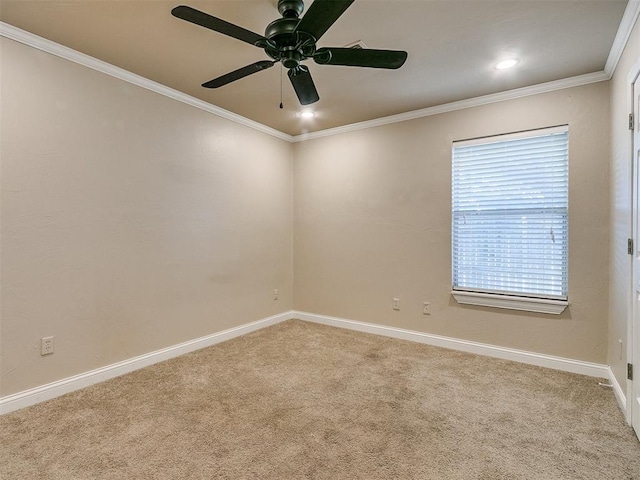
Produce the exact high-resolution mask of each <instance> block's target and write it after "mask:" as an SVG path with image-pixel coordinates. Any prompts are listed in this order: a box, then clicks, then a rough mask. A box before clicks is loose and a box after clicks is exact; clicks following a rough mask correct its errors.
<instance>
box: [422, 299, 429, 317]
mask: <svg viewBox="0 0 640 480" xmlns="http://www.w3.org/2000/svg"><path fill="white" fill-rule="evenodd" d="M422 314H423V315H431V304H430V303H429V302H423V304H422Z"/></svg>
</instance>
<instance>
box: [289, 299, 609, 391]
mask: <svg viewBox="0 0 640 480" xmlns="http://www.w3.org/2000/svg"><path fill="white" fill-rule="evenodd" d="M292 313H293V315H292V318H299V319H300V320H305V321H308V322H315V323H322V324H324V325H330V326H334V327H341V328H347V329H349V330H356V331H358V332H366V333H373V334H376V335H384V336H386V337H392V338H398V339H402V340H409V341H412V342H418V343H424V344H427V345H433V346H436V347H443V348H449V349H452V350H460V351H463V352H468V353H475V354H477V355H485V356H489V357H495V358H501V359H504V360H513V361H515V362H520V363H526V364H529V365H536V366H539V367H546V368H552V369H554V370H562V371H565V372H571V373H578V374H580V375H588V376H590V377H597V378H609V371H610V369H609V367H608V366H607V365H601V364H598V363H590V362H584V361H581V360H573V359H570V358H563V357H554V356H552V355H545V354H542V353H533V352H527V351H524V350H516V349H513V348H506V347H497V346H495V345H488V344H484V343H478V342H471V341H468V340H460V339H457V338H451V337H443V336H440V335H433V334H430V333H422V332H416V331H412V330H404V329H402V328H395V327H388V326H384V325H375V324H371V323H364V322H357V321H355V320H346V319H344V318H336V317H328V316H325V315H318V314H315V313H306V312H296V311H294V312H292Z"/></svg>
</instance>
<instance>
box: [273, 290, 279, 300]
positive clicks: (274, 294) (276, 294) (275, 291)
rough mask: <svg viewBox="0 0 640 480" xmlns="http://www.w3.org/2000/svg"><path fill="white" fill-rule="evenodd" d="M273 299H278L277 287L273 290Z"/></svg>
mask: <svg viewBox="0 0 640 480" xmlns="http://www.w3.org/2000/svg"><path fill="white" fill-rule="evenodd" d="M273 299H274V300H278V289H277V288H276V289H274V290H273Z"/></svg>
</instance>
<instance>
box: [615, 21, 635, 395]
mask: <svg viewBox="0 0 640 480" xmlns="http://www.w3.org/2000/svg"><path fill="white" fill-rule="evenodd" d="M639 61H640V23H638V22H636V25H635V27H634V29H633V31H632V33H631V36H630V37H629V41H628V42H627V46H626V48H625V50H624V53H623V55H622V57H621V58H620V61H619V63H618V66H617V68H616V71H615V73H614V75H613V77H612V79H611V120H610V122H611V154H610V155H611V167H610V168H611V183H610V192H611V227H610V230H611V240H610V242H611V248H610V275H609V276H610V288H609V291H610V293H609V299H610V301H609V354H608V356H607V363H608V364H609V365H610V366H611V369H612V370H613V373H614V375H615V377H616V380H617V381H618V383H619V384H620V385H621V386H622V388H623V390H624V389H625V385H626V378H627V370H626V366H627V362H631V359H627V355H626V354H627V348H628V343H629V342H631V339H629V338H627V323H628V315H629V307H630V303H629V302H630V298H629V292H630V285H631V279H630V257H629V255H628V254H627V239H628V238H629V237H630V236H631V132H630V131H629V128H628V122H627V119H628V115H629V112H630V108H631V107H630V104H629V96H628V95H629V88H630V85H629V83H628V80H627V77H628V75H629V72H630V71H631V69H632V67H634V65H635V66H636V67H637V66H638V62H639ZM619 340H621V341H622V355H621V354H620V345H619Z"/></svg>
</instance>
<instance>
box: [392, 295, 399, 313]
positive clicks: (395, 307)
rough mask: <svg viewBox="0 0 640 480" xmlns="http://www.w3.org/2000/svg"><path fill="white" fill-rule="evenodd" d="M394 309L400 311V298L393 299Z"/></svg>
mask: <svg viewBox="0 0 640 480" xmlns="http://www.w3.org/2000/svg"><path fill="white" fill-rule="evenodd" d="M393 309H394V310H400V299H399V298H394V299H393Z"/></svg>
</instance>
